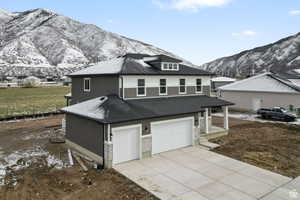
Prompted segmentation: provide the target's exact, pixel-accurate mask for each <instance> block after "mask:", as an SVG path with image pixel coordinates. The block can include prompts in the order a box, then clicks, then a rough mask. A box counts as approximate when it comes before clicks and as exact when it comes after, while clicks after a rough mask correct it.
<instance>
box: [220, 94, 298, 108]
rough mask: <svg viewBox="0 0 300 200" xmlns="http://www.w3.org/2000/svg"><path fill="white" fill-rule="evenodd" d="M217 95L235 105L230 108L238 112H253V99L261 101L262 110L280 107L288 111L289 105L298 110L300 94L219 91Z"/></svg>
mask: <svg viewBox="0 0 300 200" xmlns="http://www.w3.org/2000/svg"><path fill="white" fill-rule="evenodd" d="M219 93H220V94H219V95H220V98H221V99H224V100H227V101H230V102H233V103H235V105H234V106H232V108H234V109H239V110H248V111H254V110H253V101H254V99H260V100H261V101H260V102H261V107H262V108H271V107H275V106H281V107H284V108H286V109H288V108H289V105H293V106H294V108H300V94H288V93H266V92H233V91H220V92H219Z"/></svg>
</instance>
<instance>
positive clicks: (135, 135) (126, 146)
mask: <svg viewBox="0 0 300 200" xmlns="http://www.w3.org/2000/svg"><path fill="white" fill-rule="evenodd" d="M140 131H141V126H140V125H138V126H127V127H121V128H114V129H112V133H113V163H114V164H117V163H121V162H126V161H129V160H135V159H139V158H140Z"/></svg>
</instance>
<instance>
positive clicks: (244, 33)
mask: <svg viewBox="0 0 300 200" xmlns="http://www.w3.org/2000/svg"><path fill="white" fill-rule="evenodd" d="M231 35H232V36H234V37H240V36H244V37H252V36H255V35H257V32H255V31H252V30H244V31H242V32H235V33H232V34H231Z"/></svg>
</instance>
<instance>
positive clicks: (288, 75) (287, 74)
mask: <svg viewBox="0 0 300 200" xmlns="http://www.w3.org/2000/svg"><path fill="white" fill-rule="evenodd" d="M276 75H277V76H280V77H281V78H284V79H300V74H299V73H296V72H293V71H290V72H280V73H276Z"/></svg>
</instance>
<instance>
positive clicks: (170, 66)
mask: <svg viewBox="0 0 300 200" xmlns="http://www.w3.org/2000/svg"><path fill="white" fill-rule="evenodd" d="M161 69H162V70H163V71H178V70H179V64H178V63H168V62H163V63H161Z"/></svg>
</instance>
